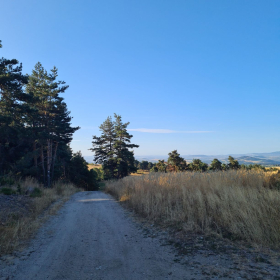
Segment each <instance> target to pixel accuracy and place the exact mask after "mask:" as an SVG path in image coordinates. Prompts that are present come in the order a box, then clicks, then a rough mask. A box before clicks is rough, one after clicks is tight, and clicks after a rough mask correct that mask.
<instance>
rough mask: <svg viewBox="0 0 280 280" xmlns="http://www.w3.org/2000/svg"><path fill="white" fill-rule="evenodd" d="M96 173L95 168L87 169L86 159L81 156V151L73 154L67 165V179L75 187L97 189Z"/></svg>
mask: <svg viewBox="0 0 280 280" xmlns="http://www.w3.org/2000/svg"><path fill="white" fill-rule="evenodd" d="M97 177H98V174H97V173H96V171H95V170H93V169H91V170H88V165H87V162H86V160H85V159H84V158H83V157H82V154H81V152H77V153H75V154H74V155H73V157H72V159H71V161H70V166H69V179H70V181H71V182H73V183H74V184H75V185H76V186H77V187H80V188H84V189H85V190H87V191H94V190H97V189H98V185H97Z"/></svg>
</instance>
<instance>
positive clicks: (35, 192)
mask: <svg viewBox="0 0 280 280" xmlns="http://www.w3.org/2000/svg"><path fill="white" fill-rule="evenodd" d="M42 195H43V192H42V190H40V189H39V188H35V189H34V190H33V192H32V193H31V194H30V197H41V196H42Z"/></svg>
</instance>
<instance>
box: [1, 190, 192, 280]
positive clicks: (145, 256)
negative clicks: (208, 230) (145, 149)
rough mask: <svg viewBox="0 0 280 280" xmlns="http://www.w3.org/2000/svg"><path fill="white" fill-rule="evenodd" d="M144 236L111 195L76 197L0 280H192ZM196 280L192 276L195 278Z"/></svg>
mask: <svg viewBox="0 0 280 280" xmlns="http://www.w3.org/2000/svg"><path fill="white" fill-rule="evenodd" d="M161 245H162V244H161V243H160V241H159V240H158V238H147V237H145V236H144V235H143V231H141V229H139V227H138V226H137V223H135V222H133V220H132V218H130V217H129V215H128V214H127V213H126V211H125V210H124V209H123V208H122V207H121V206H120V205H119V204H118V203H117V202H116V201H115V200H114V199H112V197H111V196H109V195H106V194H104V193H102V192H81V193H77V194H75V195H74V196H73V197H72V198H71V199H70V200H69V201H68V202H67V203H66V204H65V205H64V206H63V208H62V209H61V211H60V212H59V214H58V215H57V216H54V217H53V218H52V219H50V220H49V221H48V222H47V223H46V224H45V225H44V226H43V227H42V228H41V229H40V231H39V232H38V234H37V236H36V238H35V239H34V240H33V241H32V242H31V244H30V246H29V247H28V248H27V249H25V250H24V251H23V252H22V253H21V254H20V256H19V257H17V258H15V259H13V260H12V264H11V265H9V266H4V267H3V266H2V267H1V265H0V269H1V270H0V279H5V280H6V279H20V280H25V279H28V280H31V279H36V280H37V279H44V280H45V279H75V280H76V279H94V280H98V279H106V280H110V279H114V280H118V279H120V280H124V279H129V280H131V279H135V280H137V279H141V280H142V279H180V280H182V279H191V278H192V276H191V275H192V271H191V267H188V266H186V265H182V264H180V263H176V262H174V259H175V256H174V253H173V250H172V247H170V246H161ZM196 279H197V278H196Z"/></svg>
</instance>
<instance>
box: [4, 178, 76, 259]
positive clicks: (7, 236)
mask: <svg viewBox="0 0 280 280" xmlns="http://www.w3.org/2000/svg"><path fill="white" fill-rule="evenodd" d="M77 191H78V189H77V188H76V187H75V186H74V185H73V184H71V183H68V184H66V183H62V182H57V183H55V184H54V185H53V187H52V188H45V187H44V186H43V185H42V184H39V183H38V182H37V181H36V180H35V179H34V178H26V179H24V180H13V179H12V178H10V180H9V182H7V183H6V184H5V185H3V186H1V187H0V204H1V209H0V256H1V255H3V254H7V253H11V252H12V251H14V250H15V249H18V248H19V247H21V246H22V245H24V241H26V240H27V239H28V238H29V237H30V236H31V235H32V234H34V232H36V230H37V229H38V228H39V226H40V225H41V224H42V222H43V221H44V220H45V219H46V218H47V217H48V214H55V213H56V211H57V210H58V209H59V208H60V207H61V206H62V205H63V203H64V202H65V201H67V200H68V199H69V198H70V196H71V195H72V194H74V193H76V192H77Z"/></svg>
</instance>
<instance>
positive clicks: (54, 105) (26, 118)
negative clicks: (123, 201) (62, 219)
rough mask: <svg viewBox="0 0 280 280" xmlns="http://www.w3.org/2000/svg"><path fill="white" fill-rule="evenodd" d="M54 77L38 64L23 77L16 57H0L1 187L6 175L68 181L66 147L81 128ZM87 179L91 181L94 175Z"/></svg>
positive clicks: (53, 72)
mask: <svg viewBox="0 0 280 280" xmlns="http://www.w3.org/2000/svg"><path fill="white" fill-rule="evenodd" d="M1 47H2V45H1V41H0V48H1ZM57 77H58V71H57V68H56V67H54V68H53V69H52V70H51V71H50V72H49V73H48V72H47V71H46V70H45V69H44V68H43V66H42V64H41V63H37V64H36V65H35V68H34V70H33V71H32V74H31V75H30V76H27V75H23V74H22V66H21V64H19V63H18V61H17V60H16V59H11V60H9V59H5V58H1V59H0V176H1V177H0V184H1V185H3V184H6V185H7V184H8V182H5V180H6V179H7V178H8V176H10V177H11V176H16V177H27V176H32V177H35V178H36V179H38V180H39V181H40V182H42V183H43V184H44V185H45V186H46V187H50V186H51V184H52V182H53V181H54V180H58V179H64V180H66V181H69V174H70V172H69V169H70V163H71V158H72V151H71V149H70V148H69V143H70V142H71V140H72V135H73V133H74V132H75V131H76V130H77V129H79V127H72V126H71V119H72V118H71V116H70V112H69V111H68V109H67V105H66V103H65V102H64V98H62V97H61V94H63V93H64V92H65V91H66V90H67V88H68V86H67V85H65V82H63V81H58V80H57ZM88 176H89V177H91V179H89V180H90V181H91V180H93V178H94V177H95V173H94V171H93V172H91V173H88ZM87 185H90V184H89V183H87Z"/></svg>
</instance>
